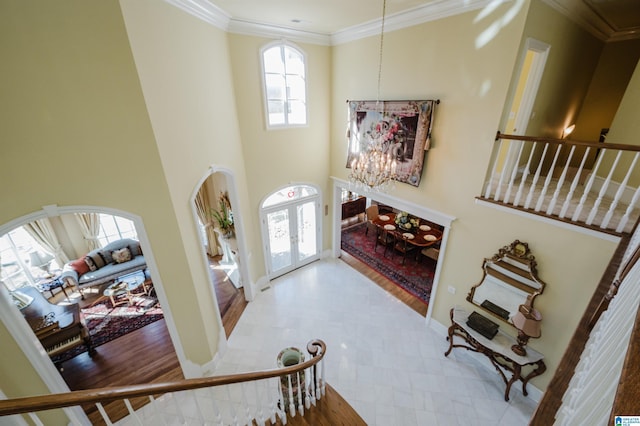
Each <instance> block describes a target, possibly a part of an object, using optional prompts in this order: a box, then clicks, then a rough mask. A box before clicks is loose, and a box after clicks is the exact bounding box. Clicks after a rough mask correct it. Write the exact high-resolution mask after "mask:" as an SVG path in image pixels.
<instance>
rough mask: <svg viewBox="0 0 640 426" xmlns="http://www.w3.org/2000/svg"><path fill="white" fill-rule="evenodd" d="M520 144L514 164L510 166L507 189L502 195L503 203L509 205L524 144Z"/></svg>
mask: <svg viewBox="0 0 640 426" xmlns="http://www.w3.org/2000/svg"><path fill="white" fill-rule="evenodd" d="M519 142H520V149H519V150H518V157H517V158H516V159H515V164H514V165H513V166H512V168H511V169H512V170H511V178H510V179H509V186H508V187H507V192H506V193H505V194H504V199H503V201H502V202H503V203H505V204H508V203H509V197H510V196H511V190H512V188H513V184H514V182H515V181H516V177H517V176H518V164H520V157H521V156H522V150H523V149H524V142H523V141H519Z"/></svg>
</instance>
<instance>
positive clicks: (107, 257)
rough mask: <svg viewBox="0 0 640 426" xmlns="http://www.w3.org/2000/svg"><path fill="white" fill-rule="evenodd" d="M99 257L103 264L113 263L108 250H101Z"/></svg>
mask: <svg viewBox="0 0 640 426" xmlns="http://www.w3.org/2000/svg"><path fill="white" fill-rule="evenodd" d="M99 253H100V256H102V258H103V259H104V263H105V264H107V265H108V264H110V263H113V257H111V252H110V251H109V250H102V251H100V252H99Z"/></svg>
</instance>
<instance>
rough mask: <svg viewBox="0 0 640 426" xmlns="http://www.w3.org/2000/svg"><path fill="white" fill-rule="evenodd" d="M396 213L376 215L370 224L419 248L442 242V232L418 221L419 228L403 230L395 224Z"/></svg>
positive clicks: (422, 221)
mask: <svg viewBox="0 0 640 426" xmlns="http://www.w3.org/2000/svg"><path fill="white" fill-rule="evenodd" d="M396 216H397V214H396V213H384V214H381V215H378V217H377V218H375V219H374V220H373V221H372V222H373V223H374V225H378V226H381V227H382V228H383V229H385V230H387V231H389V232H393V233H395V235H396V236H400V237H402V238H404V239H405V240H406V241H407V242H408V243H409V244H413V245H415V246H417V247H420V248H427V247H431V246H432V245H434V244H436V243H437V242H438V241H440V240H442V231H441V230H439V229H437V228H435V227H434V226H432V225H429V224H427V223H426V222H425V221H424V220H422V219H420V223H419V226H417V227H413V228H412V229H410V230H407V229H403V228H402V227H401V226H400V225H398V224H396Z"/></svg>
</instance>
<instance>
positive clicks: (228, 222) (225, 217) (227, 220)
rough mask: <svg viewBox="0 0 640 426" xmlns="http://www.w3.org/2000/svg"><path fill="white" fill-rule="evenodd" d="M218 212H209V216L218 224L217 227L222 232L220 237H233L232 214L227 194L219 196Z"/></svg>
mask: <svg viewBox="0 0 640 426" xmlns="http://www.w3.org/2000/svg"><path fill="white" fill-rule="evenodd" d="M219 204H220V210H213V209H212V210H211V216H213V218H214V219H215V220H216V222H218V226H219V227H220V230H221V231H222V235H223V236H224V237H226V238H230V237H231V236H233V232H234V226H233V212H232V211H231V203H230V202H229V196H228V195H227V194H220V199H219Z"/></svg>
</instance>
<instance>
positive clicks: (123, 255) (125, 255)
mask: <svg viewBox="0 0 640 426" xmlns="http://www.w3.org/2000/svg"><path fill="white" fill-rule="evenodd" d="M111 257H113V261H114V262H116V263H123V262H128V261H130V260H131V251H130V250H129V247H124V248H121V249H120V250H114V251H112V252H111Z"/></svg>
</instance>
